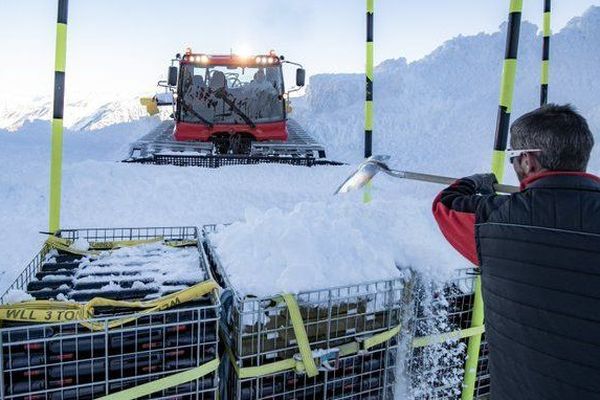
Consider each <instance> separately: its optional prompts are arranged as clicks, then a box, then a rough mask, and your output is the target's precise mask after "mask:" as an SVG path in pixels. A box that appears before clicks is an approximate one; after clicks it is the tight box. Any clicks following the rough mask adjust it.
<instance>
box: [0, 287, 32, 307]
mask: <svg viewBox="0 0 600 400" xmlns="http://www.w3.org/2000/svg"><path fill="white" fill-rule="evenodd" d="M31 300H35V299H34V298H33V296H31V295H30V294H29V293H27V292H25V291H24V290H14V289H11V290H9V291H8V292H6V295H5V296H4V304H15V303H22V302H24V301H31Z"/></svg>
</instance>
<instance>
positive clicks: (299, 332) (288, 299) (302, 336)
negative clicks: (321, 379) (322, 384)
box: [281, 293, 319, 378]
mask: <svg viewBox="0 0 600 400" xmlns="http://www.w3.org/2000/svg"><path fill="white" fill-rule="evenodd" d="M281 297H282V298H283V301H285V304H286V305H287V308H288V312H289V314H290V319H291V320H292V327H293V328H294V335H295V336H296V342H297V343H298V348H299V349H300V355H301V356H302V362H303V363H304V368H305V370H306V375H308V377H309V378H312V377H313V376H317V375H318V374H319V370H318V369H317V365H316V364H315V360H314V359H313V357H312V350H311V349H310V342H309V341H308V336H307V334H306V329H304V321H303V320H302V315H301V314H300V308H299V307H298V302H297V301H296V299H295V298H294V296H293V295H291V294H289V293H286V294H282V295H281Z"/></svg>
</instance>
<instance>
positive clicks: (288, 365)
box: [227, 296, 400, 379]
mask: <svg viewBox="0 0 600 400" xmlns="http://www.w3.org/2000/svg"><path fill="white" fill-rule="evenodd" d="M282 297H283V296H282ZM398 333H400V325H398V326H397V327H395V328H392V329H390V330H387V331H385V332H381V333H378V334H377V335H374V336H371V337H369V338H367V339H365V340H362V341H353V342H350V343H347V344H344V345H341V346H338V347H337V349H338V350H339V356H340V357H346V356H350V355H353V354H358V353H359V352H360V351H362V350H364V351H366V350H369V349H370V348H373V347H375V346H377V345H379V344H382V343H384V342H386V341H388V340H390V339H392V338H393V337H394V336H396V335H397V334H398ZM296 340H297V337H296ZM227 351H228V353H229V358H230V360H231V363H232V364H233V367H234V369H235V371H236V373H237V375H238V377H239V378H240V379H245V378H260V377H262V376H265V375H271V374H275V373H278V372H283V371H291V370H295V371H296V372H305V371H306V367H305V366H306V363H305V359H304V358H303V359H302V361H297V360H296V359H294V358H288V359H286V360H282V361H276V362H272V363H269V364H265V365H260V366H257V367H245V368H240V367H239V365H237V363H236V362H235V356H234V355H233V352H232V351H231V349H229V348H228V349H227ZM310 358H311V360H312V363H313V365H315V368H316V363H315V361H314V359H313V358H312V352H311V355H310ZM318 373H319V372H318V369H317V375H318Z"/></svg>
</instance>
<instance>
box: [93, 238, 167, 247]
mask: <svg viewBox="0 0 600 400" xmlns="http://www.w3.org/2000/svg"><path fill="white" fill-rule="evenodd" d="M163 240H164V239H163V238H162V237H157V238H152V239H138V240H114V241H109V242H90V249H92V250H113V249H119V248H121V247H134V246H141V245H144V244H151V243H158V242H162V241H163Z"/></svg>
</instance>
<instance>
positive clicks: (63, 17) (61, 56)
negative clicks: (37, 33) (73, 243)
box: [49, 0, 69, 232]
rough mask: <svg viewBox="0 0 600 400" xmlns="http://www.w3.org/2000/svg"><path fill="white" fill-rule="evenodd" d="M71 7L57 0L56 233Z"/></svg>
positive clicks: (53, 174)
mask: <svg viewBox="0 0 600 400" xmlns="http://www.w3.org/2000/svg"><path fill="white" fill-rule="evenodd" d="M68 8H69V1H68V0H58V18H57V21H56V52H55V56H54V103H53V110H52V153H51V156H50V218H49V230H50V232H55V231H57V230H58V229H60V200H61V181H62V153H63V112H64V104H65V65H66V58H67V16H68Z"/></svg>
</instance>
